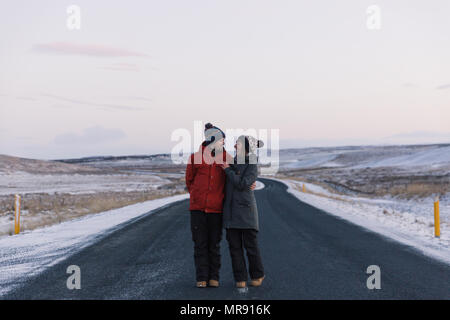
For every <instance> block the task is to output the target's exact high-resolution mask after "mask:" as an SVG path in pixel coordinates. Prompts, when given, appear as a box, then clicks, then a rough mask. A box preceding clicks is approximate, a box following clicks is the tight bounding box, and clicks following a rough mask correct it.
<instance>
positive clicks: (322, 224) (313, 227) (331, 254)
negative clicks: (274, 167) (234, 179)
mask: <svg viewBox="0 0 450 320" xmlns="http://www.w3.org/2000/svg"><path fill="white" fill-rule="evenodd" d="M262 181H263V182H264V184H265V185H266V187H265V188H264V189H262V190H258V191H256V198H257V202H258V209H259V215H260V227H261V228H260V229H261V230H260V232H259V240H260V247H261V251H262V259H263V263H264V267H265V270H266V280H265V281H264V283H263V286H262V287H259V288H249V289H248V291H247V292H240V291H238V290H237V289H235V288H234V281H233V278H232V271H231V262H230V257H229V254H228V245H227V242H226V240H225V237H223V240H222V268H221V287H220V288H217V289H216V288H204V289H198V288H196V287H195V276H194V275H195V272H194V260H193V242H192V239H191V232H190V224H189V211H188V205H189V203H188V201H181V202H177V203H175V204H173V205H171V206H169V207H166V208H163V209H160V210H158V211H157V212H154V213H153V214H149V215H147V216H145V217H144V218H142V219H139V220H137V221H136V222H134V223H131V224H127V225H125V226H124V227H123V228H121V229H119V230H118V231H116V232H114V233H112V234H110V235H108V236H106V237H104V238H103V239H102V240H100V241H99V242H97V243H95V244H93V245H91V246H90V247H87V248H85V249H83V250H82V251H80V252H78V253H76V254H74V255H72V256H71V257H69V258H68V259H67V260H65V261H63V262H61V263H59V264H57V265H55V266H54V267H52V268H50V269H47V270H46V271H45V272H44V273H41V274H40V275H38V276H37V277H34V278H30V279H29V281H27V282H26V283H25V284H24V285H23V286H22V287H20V288H17V289H16V290H14V291H13V292H10V293H9V294H8V295H7V296H4V297H2V298H6V299H199V300H204V299H225V300H227V299H238V300H239V299H450V266H449V265H447V264H444V263H441V262H439V261H437V260H434V259H431V258H429V257H426V256H424V255H422V254H421V253H419V252H418V251H416V250H414V249H413V248H411V247H408V246H405V245H402V244H399V243H397V242H394V241H391V240H389V239H387V238H385V237H383V236H380V235H378V234H376V233H373V232H370V231H368V230H365V229H363V228H361V227H359V226H356V225H354V224H351V223H349V222H346V221H344V220H342V219H339V218H336V217H334V216H332V215H330V214H327V213H325V212H323V211H321V210H319V209H316V208H314V207H311V206H309V205H308V204H305V203H302V202H300V201H299V200H298V199H296V198H295V197H294V196H292V195H291V194H289V193H287V192H286V187H285V186H284V185H283V184H281V183H279V182H275V181H269V180H265V179H262ZM69 265H77V266H79V267H80V269H81V289H80V290H69V289H67V287H66V280H67V278H68V276H69V275H68V274H66V268H67V267H68V266H69ZM369 265H378V266H379V267H380V269H381V289H379V290H377V289H373V290H369V289H368V288H367V286H366V281H367V278H368V277H369V275H368V274H366V269H367V267H368V266H369Z"/></svg>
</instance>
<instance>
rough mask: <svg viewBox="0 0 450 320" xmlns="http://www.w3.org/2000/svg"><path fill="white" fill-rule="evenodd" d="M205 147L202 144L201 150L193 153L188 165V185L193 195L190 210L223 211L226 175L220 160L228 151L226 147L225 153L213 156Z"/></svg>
mask: <svg viewBox="0 0 450 320" xmlns="http://www.w3.org/2000/svg"><path fill="white" fill-rule="evenodd" d="M205 148H206V147H205V146H203V145H202V146H200V149H199V151H197V152H196V153H193V154H191V156H190V158H189V161H188V165H187V167H186V186H187V188H188V190H189V193H190V195H191V197H190V206H189V210H199V211H204V212H210V213H221V212H222V210H223V199H224V197H225V181H226V177H225V172H224V170H223V169H222V167H221V166H220V161H219V160H220V158H222V159H223V161H222V163H223V162H224V161H225V159H226V152H225V149H224V150H223V153H220V154H217V155H216V156H215V157H213V156H212V155H211V153H210V152H209V150H206V152H204V150H205ZM202 154H203V156H202ZM217 162H219V164H217Z"/></svg>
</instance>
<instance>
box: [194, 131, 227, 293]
mask: <svg viewBox="0 0 450 320" xmlns="http://www.w3.org/2000/svg"><path fill="white" fill-rule="evenodd" d="M224 141H225V133H224V132H223V131H222V130H220V129H219V128H217V127H215V126H213V125H212V124H210V123H207V124H206V125H205V141H204V142H203V143H202V145H201V146H200V148H199V150H198V151H197V152H196V153H193V154H191V156H190V158H189V161H188V164H187V167H186V186H187V188H188V191H189V194H190V204H189V210H190V211H191V232H192V240H193V241H194V262H195V269H196V278H197V287H199V288H203V287H206V286H207V284H209V286H211V287H218V286H219V269H220V266H221V262H220V241H221V240H222V211H223V199H224V196H225V181H226V177H225V173H224V171H223V170H222V167H221V165H222V164H223V163H225V162H227V159H228V158H229V159H231V158H232V157H231V155H229V154H227V153H226V151H225V149H224V147H223V146H224ZM227 157H228V158H227ZM229 159H228V160H229Z"/></svg>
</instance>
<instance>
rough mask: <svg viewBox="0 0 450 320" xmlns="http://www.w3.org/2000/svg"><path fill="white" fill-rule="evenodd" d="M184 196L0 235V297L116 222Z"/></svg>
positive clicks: (88, 241)
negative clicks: (10, 234)
mask: <svg viewBox="0 0 450 320" xmlns="http://www.w3.org/2000/svg"><path fill="white" fill-rule="evenodd" d="M188 198H189V194H182V195H176V196H172V197H167V198H162V199H155V200H150V201H145V202H141V203H137V204H133V205H130V206H126V207H123V208H119V209H113V210H108V211H105V212H102V213H97V214H92V215H88V216H84V217H81V218H78V219H74V220H71V221H67V222H63V223H60V224H57V225H53V226H49V227H45V228H41V229H35V230H32V231H25V232H24V233H21V234H18V235H14V236H3V237H0V252H1V255H0V297H1V296H2V295H4V294H6V293H7V292H8V291H10V290H11V289H13V288H14V287H16V286H18V285H20V284H21V283H22V282H24V281H25V280H26V279H28V278H29V277H30V276H34V275H37V274H39V273H41V272H42V271H44V270H45V269H47V268H49V267H51V266H53V265H55V264H57V263H58V262H60V261H62V260H64V259H66V258H67V257H69V256H70V255H73V254H74V253H76V252H78V251H80V250H81V249H82V248H85V247H86V246H88V245H91V244H92V243H94V242H96V241H98V240H99V239H101V238H102V237H104V236H105V235H107V234H109V233H111V232H113V231H115V230H117V226H118V225H121V224H122V223H125V222H127V221H130V220H131V219H134V218H139V217H140V216H143V215H145V214H146V213H148V212H150V211H152V210H155V209H158V208H161V207H163V206H165V205H168V204H170V203H173V202H176V201H180V200H184V199H188Z"/></svg>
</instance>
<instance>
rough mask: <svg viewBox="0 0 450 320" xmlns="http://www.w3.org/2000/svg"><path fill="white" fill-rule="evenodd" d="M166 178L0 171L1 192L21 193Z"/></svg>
mask: <svg viewBox="0 0 450 320" xmlns="http://www.w3.org/2000/svg"><path fill="white" fill-rule="evenodd" d="M166 183H170V181H169V180H167V179H164V178H161V177H159V176H157V175H150V174H77V173H75V174H33V173H28V172H23V171H16V172H11V173H7V174H5V173H0V195H7V194H15V193H18V194H24V193H49V194H52V193H55V192H58V193H70V194H77V193H97V192H102V191H136V190H137V191H139V190H148V189H155V188H157V187H159V186H161V185H163V184H166Z"/></svg>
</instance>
